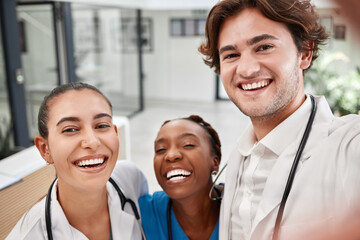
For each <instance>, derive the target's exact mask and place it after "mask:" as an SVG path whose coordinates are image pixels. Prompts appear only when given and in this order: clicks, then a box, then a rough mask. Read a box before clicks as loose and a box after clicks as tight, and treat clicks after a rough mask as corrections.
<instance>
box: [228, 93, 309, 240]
mask: <svg viewBox="0 0 360 240" xmlns="http://www.w3.org/2000/svg"><path fill="white" fill-rule="evenodd" d="M310 109H311V100H310V98H309V97H307V98H306V100H305V102H304V103H303V104H302V105H301V107H300V108H299V109H297V110H296V111H295V113H294V114H292V115H291V116H290V117H288V118H287V119H285V120H284V121H283V122H282V123H281V124H279V125H278V126H277V127H276V128H274V129H273V130H272V131H271V132H270V133H268V134H267V135H266V136H265V137H264V138H263V139H261V141H260V142H256V137H255V134H254V130H253V127H252V125H251V124H250V126H249V127H248V128H247V129H246V130H245V132H244V134H243V135H242V136H241V138H240V139H239V141H238V147H237V149H238V151H239V152H240V154H241V155H242V156H244V157H245V161H244V164H243V167H242V168H241V169H239V174H238V178H237V179H236V181H237V186H236V192H235V197H234V200H233V205H232V209H231V233H230V237H231V239H233V240H238V239H243V240H248V239H250V236H251V233H252V229H253V221H254V218H255V215H256V212H257V209H258V206H259V203H260V201H261V197H262V193H263V190H264V188H265V185H266V181H267V177H268V176H269V174H270V173H271V170H272V168H273V166H274V165H275V162H276V160H277V158H278V157H279V155H280V154H281V152H282V151H283V150H284V149H285V148H286V147H287V146H288V144H289V143H291V142H293V141H294V140H295V139H296V138H297V136H298V134H302V133H303V132H304V129H305V126H306V123H307V119H306V120H304V116H305V115H306V116H307V115H309V114H310ZM283 136H287V138H286V139H284V137H283ZM289 161H293V159H289ZM239 176H240V177H239Z"/></svg>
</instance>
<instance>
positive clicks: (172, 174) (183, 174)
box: [166, 169, 192, 181]
mask: <svg viewBox="0 0 360 240" xmlns="http://www.w3.org/2000/svg"><path fill="white" fill-rule="evenodd" d="M191 174H192V172H190V171H187V170H184V169H174V170H171V171H169V172H167V173H166V178H167V179H168V180H170V181H174V180H180V179H184V178H187V177H189V176H190V175H191Z"/></svg>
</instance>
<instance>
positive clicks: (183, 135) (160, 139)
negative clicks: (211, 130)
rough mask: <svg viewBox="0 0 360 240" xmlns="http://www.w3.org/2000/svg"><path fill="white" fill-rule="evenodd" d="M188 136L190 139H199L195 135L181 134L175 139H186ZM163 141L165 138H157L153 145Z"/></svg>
mask: <svg viewBox="0 0 360 240" xmlns="http://www.w3.org/2000/svg"><path fill="white" fill-rule="evenodd" d="M188 136H190V137H195V138H197V139H199V137H198V136H196V135H195V134H193V133H184V134H181V135H180V136H179V137H177V139H181V138H185V137H188ZM165 140H166V138H159V139H157V140H155V142H154V143H155V144H157V143H160V142H163V141H165Z"/></svg>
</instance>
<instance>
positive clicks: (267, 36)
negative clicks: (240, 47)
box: [219, 34, 279, 55]
mask: <svg viewBox="0 0 360 240" xmlns="http://www.w3.org/2000/svg"><path fill="white" fill-rule="evenodd" d="M264 40H279V39H278V38H277V37H275V36H273V35H270V34H262V35H259V36H256V37H253V38H251V39H249V40H247V41H246V44H247V45H248V46H251V45H254V44H257V43H259V42H261V41H264ZM234 50H237V47H236V45H226V46H224V47H222V48H220V50H219V54H220V55H221V54H222V53H223V52H226V51H234Z"/></svg>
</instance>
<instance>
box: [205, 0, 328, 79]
mask: <svg viewBox="0 0 360 240" xmlns="http://www.w3.org/2000/svg"><path fill="white" fill-rule="evenodd" d="M247 8H257V9H259V10H260V11H261V13H262V14H263V15H264V16H265V17H267V18H269V19H271V20H273V21H276V22H281V23H284V24H285V25H286V26H287V27H288V29H289V31H290V33H291V35H292V37H293V39H294V43H295V45H296V47H297V49H298V51H299V52H306V51H313V56H312V61H314V60H315V59H316V58H317V57H318V50H319V45H323V44H325V41H326V40H327V39H328V34H327V33H326V31H325V28H324V27H323V26H321V25H320V24H319V21H318V20H319V16H318V14H317V13H316V12H315V10H314V7H313V6H312V5H311V3H310V0H302V1H300V0H276V1H274V0H222V1H219V2H218V3H217V4H216V5H215V6H214V7H213V8H212V9H211V11H210V13H209V15H208V17H207V20H206V25H205V38H206V39H205V41H204V42H203V43H202V44H201V45H200V47H199V48H198V50H199V52H200V53H202V54H203V55H205V58H204V62H205V64H206V65H208V66H210V68H213V67H215V72H216V73H217V74H220V58H219V50H218V39H219V32H220V28H221V26H222V24H223V22H224V21H225V20H226V19H227V18H229V17H232V16H235V15H236V14H238V13H239V12H241V11H242V10H244V9H247ZM309 68H310V67H309Z"/></svg>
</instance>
